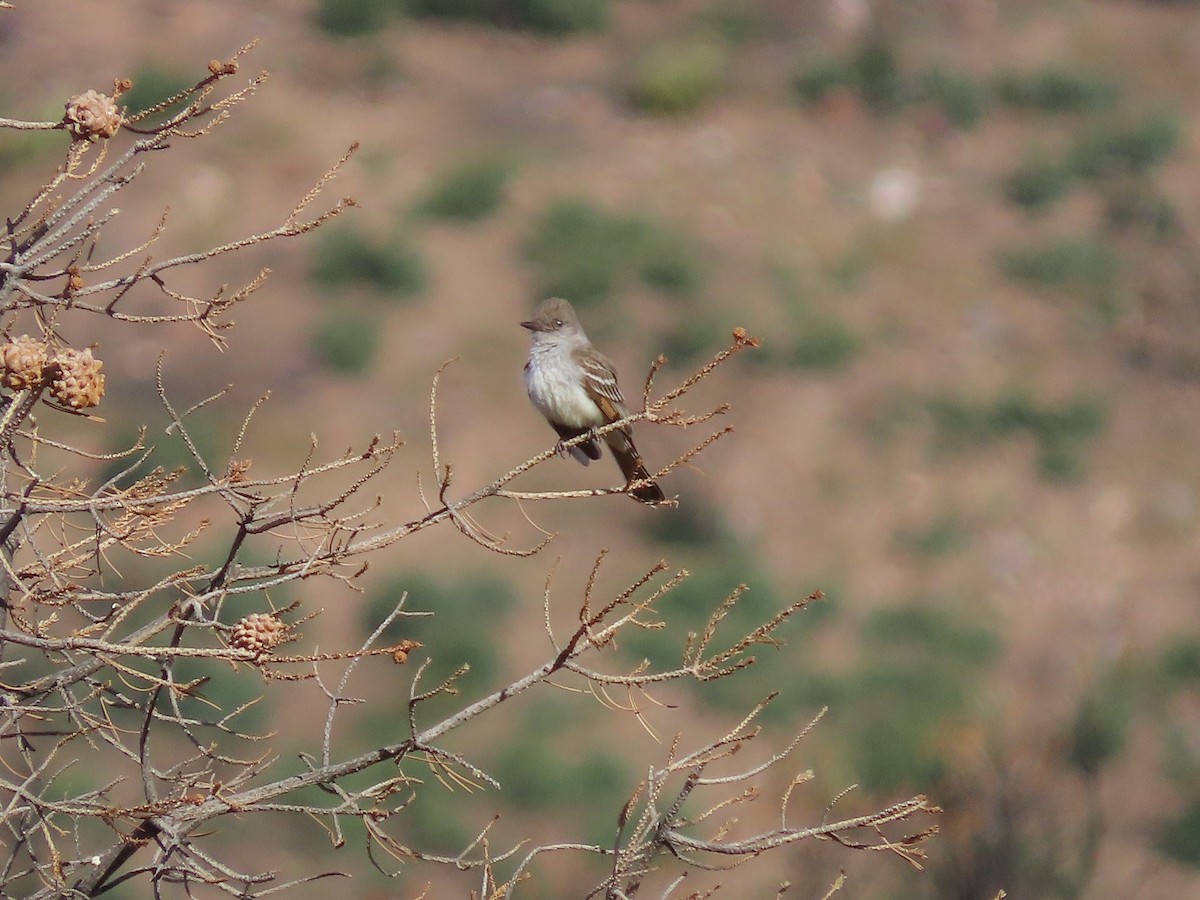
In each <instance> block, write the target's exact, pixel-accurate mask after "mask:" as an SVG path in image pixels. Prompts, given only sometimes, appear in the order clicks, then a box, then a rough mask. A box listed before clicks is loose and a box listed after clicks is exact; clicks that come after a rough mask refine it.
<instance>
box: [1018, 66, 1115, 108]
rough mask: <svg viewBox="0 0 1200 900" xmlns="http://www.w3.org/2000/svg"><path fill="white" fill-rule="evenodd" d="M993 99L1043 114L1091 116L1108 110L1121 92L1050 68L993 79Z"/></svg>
mask: <svg viewBox="0 0 1200 900" xmlns="http://www.w3.org/2000/svg"><path fill="white" fill-rule="evenodd" d="M995 93H996V98H997V99H998V100H999V101H1000V102H1001V103H1003V104H1005V105H1006V106H1013V107H1018V108H1022V109H1036V110H1041V111H1043V112H1053V113H1069V112H1091V111H1095V110H1099V109H1107V108H1109V107H1111V106H1112V105H1113V104H1114V103H1115V102H1116V100H1117V97H1118V96H1119V94H1120V90H1119V89H1118V88H1117V86H1116V85H1115V84H1113V83H1112V82H1111V81H1109V80H1108V79H1106V78H1103V77H1101V76H1098V75H1093V74H1090V73H1085V72H1071V71H1069V70H1067V69H1063V68H1057V67H1051V68H1046V69H1042V70H1040V71H1037V72H1028V73H1023V72H1005V73H1003V74H1001V75H999V76H997V77H996V80H995Z"/></svg>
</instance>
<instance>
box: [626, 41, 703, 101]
mask: <svg viewBox="0 0 1200 900" xmlns="http://www.w3.org/2000/svg"><path fill="white" fill-rule="evenodd" d="M725 66H726V51H725V47H724V45H723V44H722V43H720V42H719V41H716V40H713V39H711V38H706V37H692V38H686V39H684V40H680V41H671V42H668V43H663V44H659V45H657V46H655V47H652V48H650V50H648V51H647V52H646V53H645V54H644V55H643V56H642V58H641V59H640V60H638V62H637V65H636V67H635V69H634V77H633V84H632V86H631V87H630V98H631V100H632V101H633V104H634V105H635V106H637V107H638V108H639V109H641V110H644V111H645V112H648V113H653V114H657V115H680V114H683V113H689V112H692V111H694V110H695V109H696V108H697V107H699V106H700V105H702V104H703V103H705V102H706V101H707V100H709V99H710V98H711V97H712V96H713V94H715V93H716V92H717V90H718V89H719V88H720V86H721V82H722V80H723V78H724V75H725Z"/></svg>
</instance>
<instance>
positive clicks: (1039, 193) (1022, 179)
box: [1003, 153, 1075, 211]
mask: <svg viewBox="0 0 1200 900" xmlns="http://www.w3.org/2000/svg"><path fill="white" fill-rule="evenodd" d="M1074 184H1075V173H1074V172H1073V171H1072V169H1071V167H1070V166H1069V165H1067V164H1065V163H1063V162H1060V161H1057V160H1052V159H1050V158H1048V157H1047V156H1045V155H1044V154H1042V153H1032V154H1029V155H1027V156H1026V158H1025V161H1024V162H1022V163H1021V165H1020V166H1019V167H1018V168H1017V170H1016V171H1015V172H1013V173H1012V174H1011V175H1009V176H1008V178H1007V179H1005V181H1004V185H1003V191H1004V196H1005V197H1007V198H1008V199H1009V200H1010V201H1012V202H1013V203H1016V204H1017V205H1018V206H1022V207H1024V208H1025V209H1027V210H1031V211H1037V210H1042V209H1045V208H1046V207H1048V206H1049V205H1050V204H1051V203H1054V202H1055V201H1057V200H1060V199H1062V198H1063V197H1064V196H1065V195H1066V194H1067V192H1068V191H1070V190H1071V188H1072V187H1073V186H1074Z"/></svg>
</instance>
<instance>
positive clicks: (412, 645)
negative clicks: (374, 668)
mask: <svg viewBox="0 0 1200 900" xmlns="http://www.w3.org/2000/svg"><path fill="white" fill-rule="evenodd" d="M420 646H421V642H420V641H412V640H408V639H407V638H406V639H404V640H402V641H401V642H400V643H398V644H397V645H396V646H395V647H393V648H392V662H394V663H395V664H396V665H398V666H402V665H404V664H405V663H406V662H408V654H410V653H412V652H413V651H414V650H416V649H418V648H420Z"/></svg>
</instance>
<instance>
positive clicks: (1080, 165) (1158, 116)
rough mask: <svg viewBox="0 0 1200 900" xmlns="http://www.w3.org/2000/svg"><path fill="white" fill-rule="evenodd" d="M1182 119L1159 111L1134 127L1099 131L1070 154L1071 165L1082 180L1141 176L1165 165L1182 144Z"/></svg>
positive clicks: (1084, 140) (1109, 128)
mask: <svg viewBox="0 0 1200 900" xmlns="http://www.w3.org/2000/svg"><path fill="white" fill-rule="evenodd" d="M1179 132H1180V124H1179V117H1178V116H1177V115H1176V114H1174V113H1173V112H1169V111H1158V112H1154V113H1151V114H1150V115H1148V116H1146V118H1145V119H1143V120H1142V121H1140V122H1136V123H1133V124H1114V125H1107V126H1104V127H1100V128H1096V129H1094V130H1092V131H1091V132H1089V133H1088V134H1087V135H1085V136H1084V137H1083V138H1082V139H1081V140H1079V141H1078V142H1077V143H1076V144H1075V147H1074V148H1073V149H1072V151H1071V155H1070V164H1071V167H1072V169H1073V171H1074V172H1075V173H1076V174H1078V175H1079V176H1080V177H1081V178H1089V179H1097V178H1103V177H1105V176H1109V175H1128V174H1133V175H1136V174H1140V173H1143V172H1146V171H1149V170H1150V169H1153V168H1154V167H1156V166H1158V165H1160V164H1161V163H1163V162H1164V161H1165V160H1166V159H1167V157H1169V156H1170V155H1171V153H1172V152H1174V150H1175V147H1176V146H1177V145H1178V144H1179Z"/></svg>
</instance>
